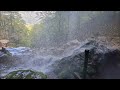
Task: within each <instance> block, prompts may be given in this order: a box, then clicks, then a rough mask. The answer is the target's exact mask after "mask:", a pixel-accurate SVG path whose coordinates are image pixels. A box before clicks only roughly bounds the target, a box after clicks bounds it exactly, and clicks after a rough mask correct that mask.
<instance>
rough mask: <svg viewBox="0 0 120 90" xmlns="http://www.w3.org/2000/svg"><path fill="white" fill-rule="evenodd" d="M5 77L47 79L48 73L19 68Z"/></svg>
mask: <svg viewBox="0 0 120 90" xmlns="http://www.w3.org/2000/svg"><path fill="white" fill-rule="evenodd" d="M4 79H47V75H45V74H43V73H42V72H36V71H32V70H18V71H13V72H10V73H9V74H7V75H6V76H4Z"/></svg>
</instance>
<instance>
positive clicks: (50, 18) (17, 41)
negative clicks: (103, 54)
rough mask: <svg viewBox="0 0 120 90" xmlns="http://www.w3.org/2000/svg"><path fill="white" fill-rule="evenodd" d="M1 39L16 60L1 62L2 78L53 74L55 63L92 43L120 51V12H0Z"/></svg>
mask: <svg viewBox="0 0 120 90" xmlns="http://www.w3.org/2000/svg"><path fill="white" fill-rule="evenodd" d="M0 40H1V41H0V47H1V48H2V47H4V48H6V50H7V51H9V53H11V57H12V58H11V57H8V58H7V59H8V60H7V59H6V58H5V62H4V61H3V59H1V60H0V68H1V69H0V72H1V73H0V74H1V75H0V76H1V77H3V76H4V75H7V74H8V73H10V72H12V71H16V70H33V71H34V70H35V71H38V72H43V73H45V74H48V73H49V74H50V73H53V72H52V70H53V69H54V67H53V66H54V65H53V64H55V63H56V62H59V61H61V60H63V59H64V58H65V57H69V56H73V55H74V53H75V51H76V50H77V49H80V47H82V45H84V44H86V43H87V42H88V41H89V40H96V41H98V43H102V44H103V45H104V46H106V47H107V48H108V47H110V48H111V47H112V48H113V47H114V48H117V49H118V48H119V44H120V12H119V11H0ZM3 40H7V41H6V42H5V41H4V42H3ZM82 50H84V49H80V50H79V51H80V52H79V53H80V54H81V52H83V51H82ZM2 55H3V53H1V57H2ZM68 64H69V63H68ZM55 65H57V64H55ZM49 77H50V78H54V77H56V78H58V77H57V76H56V75H53V76H51V75H50V76H49Z"/></svg>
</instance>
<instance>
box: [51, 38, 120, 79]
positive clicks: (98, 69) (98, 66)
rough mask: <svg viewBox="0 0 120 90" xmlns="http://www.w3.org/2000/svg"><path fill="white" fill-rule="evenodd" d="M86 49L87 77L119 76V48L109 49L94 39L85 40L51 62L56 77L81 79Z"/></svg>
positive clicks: (104, 77)
mask: <svg viewBox="0 0 120 90" xmlns="http://www.w3.org/2000/svg"><path fill="white" fill-rule="evenodd" d="M86 49H88V50H89V51H90V55H89V61H88V68H87V79H99V78H102V79H106V78H120V71H119V70H120V68H119V66H120V65H119V64H120V50H118V49H109V48H107V47H105V46H104V45H102V44H100V43H98V42H97V41H94V40H89V41H87V42H86V43H85V44H84V45H82V46H80V47H79V48H78V49H76V50H75V51H74V52H73V54H72V55H70V56H68V57H65V58H63V59H61V60H58V61H56V62H55V63H54V64H53V73H54V75H56V78H59V79H77V78H81V79H82V75H83V67H84V66H83V64H84V59H85V56H84V55H85V53H84V51H85V50H86ZM111 70H112V71H111ZM113 71H114V72H113ZM118 72H119V73H118ZM116 74H117V75H116ZM116 76H117V77H116Z"/></svg>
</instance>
